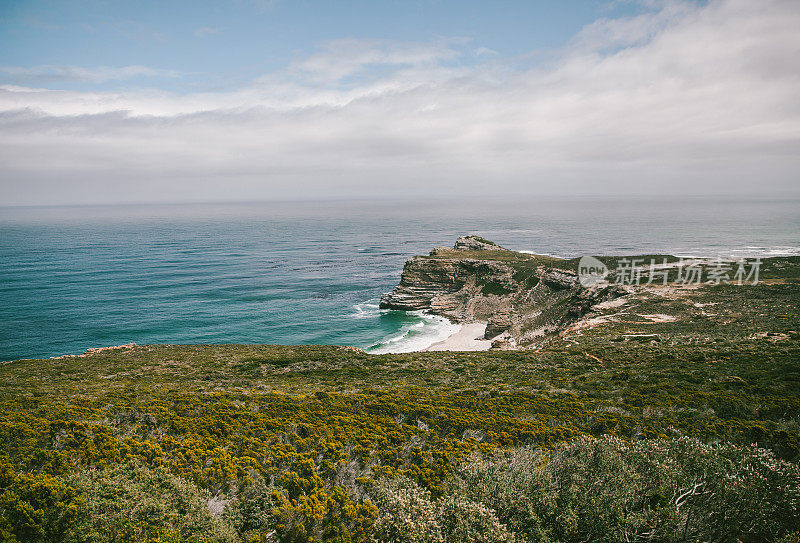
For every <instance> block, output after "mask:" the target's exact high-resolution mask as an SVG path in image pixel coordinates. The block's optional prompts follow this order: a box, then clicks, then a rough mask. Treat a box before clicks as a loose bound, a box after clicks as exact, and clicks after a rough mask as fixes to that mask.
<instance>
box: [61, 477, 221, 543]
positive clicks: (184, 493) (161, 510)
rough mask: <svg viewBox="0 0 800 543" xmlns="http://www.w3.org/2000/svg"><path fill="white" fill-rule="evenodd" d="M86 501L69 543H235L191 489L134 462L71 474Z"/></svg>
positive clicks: (201, 496)
mask: <svg viewBox="0 0 800 543" xmlns="http://www.w3.org/2000/svg"><path fill="white" fill-rule="evenodd" d="M69 483H70V484H71V485H72V486H74V487H75V488H76V490H77V491H78V493H79V494H80V495H82V496H83V497H84V499H85V500H86V507H85V509H84V511H83V514H82V515H81V516H80V518H79V519H78V521H77V523H76V524H75V526H74V529H73V531H72V535H71V537H70V538H69V541H71V542H74V543H106V542H118V541H124V542H151V541H165V542H166V541H169V542H172V541H175V542H178V541H180V542H183V541H192V542H198V543H199V542H209V543H211V542H220V543H227V542H230V543H233V542H235V541H236V540H237V537H236V534H235V532H234V531H233V529H232V528H231V527H230V526H229V525H228V524H227V523H225V522H223V521H222V520H220V519H216V518H214V517H213V516H212V515H211V513H210V512H209V510H208V506H207V501H206V497H205V496H204V494H202V493H201V491H200V490H199V489H198V488H197V487H196V486H195V485H193V484H192V483H190V482H188V481H186V480H185V479H182V478H180V477H177V476H175V475H172V474H170V473H169V472H168V471H166V470H164V469H160V468H159V469H150V468H147V467H145V466H142V465H140V464H138V463H135V462H129V463H125V464H118V465H116V466H113V467H109V468H106V469H103V470H86V471H81V472H77V473H75V474H73V475H72V476H71V477H70V478H69Z"/></svg>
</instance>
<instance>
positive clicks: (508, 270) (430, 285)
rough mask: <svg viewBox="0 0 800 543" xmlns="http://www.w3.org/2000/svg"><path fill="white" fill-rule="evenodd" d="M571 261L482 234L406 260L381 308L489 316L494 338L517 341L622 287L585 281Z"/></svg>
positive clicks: (463, 317) (489, 334) (566, 320)
mask: <svg viewBox="0 0 800 543" xmlns="http://www.w3.org/2000/svg"><path fill="white" fill-rule="evenodd" d="M569 268H570V265H569V264H568V263H567V261H564V260H561V259H557V258H552V257H545V256H538V255H529V254H523V253H517V252H514V251H509V250H507V249H504V248H503V247H500V246H499V245H497V244H495V243H492V242H490V241H488V240H485V239H483V238H479V237H477V236H465V237H461V238H459V239H458V241H456V244H455V245H454V247H453V248H452V249H449V248H436V249H434V250H433V251H431V253H430V254H429V255H428V256H415V257H413V258H411V259H410V260H408V261H407V262H406V264H405V266H404V267H403V273H402V276H401V279H400V284H399V285H398V286H397V288H395V289H394V290H393V291H392V292H390V293H388V294H385V295H383V297H382V298H381V304H380V305H381V307H382V308H386V309H399V310H404V311H415V310H427V311H429V312H431V313H434V314H437V315H442V316H445V317H448V318H449V319H451V320H453V321H455V322H471V321H486V322H488V324H487V328H486V338H487V339H497V340H498V346H500V345H502V346H506V347H514V346H516V345H520V344H525V343H531V342H532V341H534V340H535V339H536V338H537V337H540V336H543V335H546V334H548V333H552V332H556V331H558V330H560V329H562V328H564V327H565V326H566V325H568V324H570V323H572V322H574V321H575V320H577V319H579V318H580V317H581V316H583V315H584V314H585V313H586V312H587V311H588V310H589V308H590V307H591V306H592V305H594V304H596V303H599V302H601V301H605V300H609V299H612V298H614V297H616V296H619V295H620V294H621V293H622V292H621V291H620V290H619V289H617V288H614V287H604V288H589V289H587V288H584V287H582V286H581V285H580V283H579V282H578V276H577V274H576V273H575V271H572V270H570V269H569Z"/></svg>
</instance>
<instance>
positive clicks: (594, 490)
mask: <svg viewBox="0 0 800 543" xmlns="http://www.w3.org/2000/svg"><path fill="white" fill-rule="evenodd" d="M450 488H451V491H452V492H454V493H460V494H464V495H466V496H467V497H468V498H470V499H472V500H475V501H479V502H481V503H483V504H485V505H486V506H487V507H490V508H491V509H493V510H494V511H495V512H496V513H497V516H498V518H499V519H500V521H501V522H502V523H504V524H507V525H508V527H509V529H511V530H513V531H515V532H516V535H517V537H518V539H519V540H521V541H537V542H538V541H550V540H552V541H561V542H573V541H574V542H578V541H638V540H648V541H664V542H671V541H687V540H688V541H752V542H757V541H777V540H778V539H779V538H781V537H783V536H784V535H787V534H791V533H792V532H796V531H798V529H800V513H799V511H800V470H798V466H797V465H796V464H793V463H790V462H786V461H782V460H779V459H777V458H776V457H775V455H774V454H773V453H772V452H770V451H767V450H764V449H759V448H757V447H741V446H736V445H732V444H725V445H721V446H716V447H714V446H709V445H705V444H703V443H701V442H699V441H697V440H693V439H689V438H680V439H673V440H641V441H633V442H630V443H628V442H625V441H623V440H620V439H618V438H614V437H604V438H600V439H595V438H590V437H581V438H577V439H575V440H573V441H571V442H568V443H564V444H561V445H559V446H557V447H556V448H555V450H554V451H553V452H552V454H550V455H545V454H544V453H542V452H540V451H536V450H532V449H520V450H518V451H516V452H515V453H513V454H511V455H501V456H497V457H490V458H482V457H478V456H475V457H473V458H471V459H470V461H469V462H468V463H466V464H465V465H464V466H463V467H462V468H461V469H459V470H458V471H457V472H456V476H455V477H454V479H453V481H452V482H451V484H450Z"/></svg>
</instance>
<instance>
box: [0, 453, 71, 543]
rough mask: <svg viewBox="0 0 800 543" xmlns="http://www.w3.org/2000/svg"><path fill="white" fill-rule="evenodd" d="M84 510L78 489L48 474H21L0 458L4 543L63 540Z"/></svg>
mask: <svg viewBox="0 0 800 543" xmlns="http://www.w3.org/2000/svg"><path fill="white" fill-rule="evenodd" d="M82 509H83V499H82V498H81V497H80V496H78V493H77V492H76V490H75V489H74V488H72V487H71V486H68V485H67V484H65V483H64V481H62V480H61V479H59V478H57V477H53V476H51V475H48V474H46V473H36V474H29V473H17V472H16V470H15V469H14V467H13V466H12V465H11V464H10V463H9V462H8V461H6V460H3V459H0V538H2V539H1V540H2V541H3V542H7V543H13V542H21V543H39V542H59V541H63V540H64V538H65V536H66V534H67V533H68V532H69V530H70V529H71V528H72V526H73V524H74V523H75V521H76V519H77V518H78V516H79V515H80V514H81V511H82Z"/></svg>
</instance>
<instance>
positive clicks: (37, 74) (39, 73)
mask: <svg viewBox="0 0 800 543" xmlns="http://www.w3.org/2000/svg"><path fill="white" fill-rule="evenodd" d="M0 73H3V74H6V75H7V76H10V78H11V79H13V80H15V81H17V82H26V83H38V84H43V83H59V82H68V81H82V82H88V83H103V82H106V81H115V80H116V81H119V80H124V79H133V78H136V77H180V73H179V72H177V71H175V70H157V69H154V68H148V67H147V66H123V67H121V68H111V67H108V66H100V67H97V68H82V67H80V66H53V65H47V66H34V67H31V68H24V67H21V66H0Z"/></svg>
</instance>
